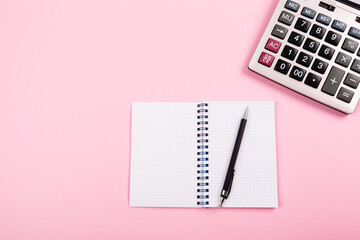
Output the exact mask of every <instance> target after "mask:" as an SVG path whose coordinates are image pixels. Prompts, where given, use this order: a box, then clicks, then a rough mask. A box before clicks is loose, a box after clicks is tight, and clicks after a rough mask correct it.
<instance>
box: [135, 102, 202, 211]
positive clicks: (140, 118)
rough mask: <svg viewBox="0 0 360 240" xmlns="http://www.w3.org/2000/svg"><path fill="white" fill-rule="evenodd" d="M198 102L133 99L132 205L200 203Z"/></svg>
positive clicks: (168, 205) (158, 205)
mask: <svg viewBox="0 0 360 240" xmlns="http://www.w3.org/2000/svg"><path fill="white" fill-rule="evenodd" d="M197 110H198V109H197V103H133V106H132V137H131V172H130V206H142V207H197V185H196V184H197V179H196V177H197V172H196V170H197V167H196V165H197V160H196V157H197V155H196V154H197V142H196V141H197V136H196V134H197V124H196V123H197Z"/></svg>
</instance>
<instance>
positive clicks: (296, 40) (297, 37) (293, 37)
mask: <svg viewBox="0 0 360 240" xmlns="http://www.w3.org/2000/svg"><path fill="white" fill-rule="evenodd" d="M304 38H305V37H304V36H303V35H301V34H298V33H296V32H291V34H290V36H289V39H288V42H289V43H292V44H294V45H296V46H298V47H300V45H301V43H302V42H303V41H304Z"/></svg>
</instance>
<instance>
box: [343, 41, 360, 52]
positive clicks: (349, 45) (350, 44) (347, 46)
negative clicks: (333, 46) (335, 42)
mask: <svg viewBox="0 0 360 240" xmlns="http://www.w3.org/2000/svg"><path fill="white" fill-rule="evenodd" d="M358 46H359V43H358V42H357V41H355V40H352V39H350V38H345V40H344V43H343V45H342V47H341V48H342V49H344V50H346V51H348V52H351V53H354V52H355V51H356V49H357V47H358Z"/></svg>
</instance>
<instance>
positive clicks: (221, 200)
mask: <svg viewBox="0 0 360 240" xmlns="http://www.w3.org/2000/svg"><path fill="white" fill-rule="evenodd" d="M224 200H225V198H224V197H221V198H220V205H219V207H222V205H223V203H224Z"/></svg>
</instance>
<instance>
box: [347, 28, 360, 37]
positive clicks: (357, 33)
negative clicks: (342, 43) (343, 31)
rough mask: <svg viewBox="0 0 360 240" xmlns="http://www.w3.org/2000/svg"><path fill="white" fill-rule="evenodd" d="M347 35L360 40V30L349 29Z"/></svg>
mask: <svg viewBox="0 0 360 240" xmlns="http://www.w3.org/2000/svg"><path fill="white" fill-rule="evenodd" d="M349 35H350V36H352V37H354V38H356V39H360V29H358V28H354V27H351V28H350V30H349Z"/></svg>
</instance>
